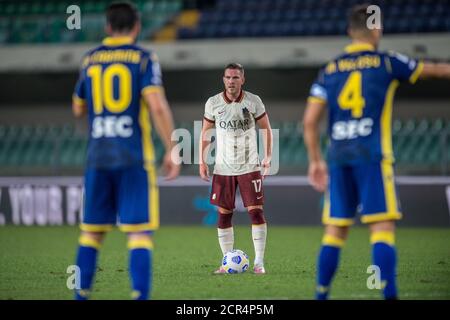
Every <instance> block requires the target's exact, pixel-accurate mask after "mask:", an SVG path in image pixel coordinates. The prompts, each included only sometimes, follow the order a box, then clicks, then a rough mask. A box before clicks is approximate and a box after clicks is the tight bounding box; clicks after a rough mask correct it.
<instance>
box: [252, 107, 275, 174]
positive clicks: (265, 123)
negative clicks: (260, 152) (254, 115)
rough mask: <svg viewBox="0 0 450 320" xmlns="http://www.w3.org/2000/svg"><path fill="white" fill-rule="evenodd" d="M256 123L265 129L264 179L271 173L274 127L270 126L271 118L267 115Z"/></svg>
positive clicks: (262, 163) (262, 164)
mask: <svg viewBox="0 0 450 320" xmlns="http://www.w3.org/2000/svg"><path fill="white" fill-rule="evenodd" d="M256 123H257V124H258V126H259V127H260V128H261V129H263V141H264V159H263V160H262V162H261V166H262V167H263V173H262V177H263V179H264V178H265V176H266V175H267V174H268V173H269V170H270V163H271V161H272V140H273V136H272V127H271V126H270V121H269V116H268V115H267V114H266V115H265V116H264V117H262V118H261V119H259V120H258V121H257V122H256Z"/></svg>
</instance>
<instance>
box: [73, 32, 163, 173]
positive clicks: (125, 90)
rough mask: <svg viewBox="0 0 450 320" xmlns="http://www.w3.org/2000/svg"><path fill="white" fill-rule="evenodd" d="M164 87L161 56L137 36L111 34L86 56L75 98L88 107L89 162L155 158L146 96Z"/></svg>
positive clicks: (110, 164) (108, 164)
mask: <svg viewBox="0 0 450 320" xmlns="http://www.w3.org/2000/svg"><path fill="white" fill-rule="evenodd" d="M162 88H163V87H162V76H161V68H160V65H159V62H158V58H157V56H156V55H155V54H154V53H152V52H151V51H148V50H145V49H143V48H141V47H140V46H138V45H136V44H135V43H134V40H133V39H132V38H129V37H119V38H117V37H113V38H106V39H105V40H104V41H103V43H102V45H100V46H98V47H97V48H95V49H93V50H91V51H89V52H88V53H87V54H86V55H85V56H84V58H83V60H82V66H81V70H80V75H79V79H78V82H77V84H76V87H75V92H74V95H73V99H74V101H75V102H76V103H78V104H80V103H82V104H85V105H86V106H87V110H88V121H89V144H88V150H87V167H89V168H105V169H106V168H109V169H112V168H122V167H128V166H134V165H141V164H143V165H147V164H152V163H153V162H154V160H155V156H154V149H153V143H152V140H151V124H150V118H149V112H148V109H147V106H146V105H145V103H144V101H143V99H142V96H143V94H145V93H146V92H152V91H158V90H162Z"/></svg>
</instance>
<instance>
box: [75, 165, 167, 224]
mask: <svg viewBox="0 0 450 320" xmlns="http://www.w3.org/2000/svg"><path fill="white" fill-rule="evenodd" d="M84 185H85V197H84V200H85V203H84V215H83V219H82V224H81V226H80V227H81V230H83V231H91V232H103V231H108V230H110V229H112V227H113V226H114V225H116V224H117V222H119V228H120V230H122V231H124V232H143V231H153V230H156V229H157V228H158V227H159V194H158V193H159V192H158V186H157V181H156V170H155V168H154V167H152V166H149V167H148V168H145V169H144V167H143V166H132V167H126V168H118V169H87V170H86V173H85V181H84ZM117 217H118V218H119V221H117Z"/></svg>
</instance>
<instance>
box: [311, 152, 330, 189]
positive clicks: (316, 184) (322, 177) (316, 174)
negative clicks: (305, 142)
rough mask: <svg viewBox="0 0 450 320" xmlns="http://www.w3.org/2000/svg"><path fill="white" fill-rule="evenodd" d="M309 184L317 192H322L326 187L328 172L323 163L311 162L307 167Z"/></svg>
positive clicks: (321, 161)
mask: <svg viewBox="0 0 450 320" xmlns="http://www.w3.org/2000/svg"><path fill="white" fill-rule="evenodd" d="M308 178H309V183H310V184H311V185H312V186H313V188H314V189H316V190H317V191H319V192H324V191H325V189H326V188H327V185H328V170H327V165H326V163H325V161H323V160H320V161H313V162H310V163H309V167H308Z"/></svg>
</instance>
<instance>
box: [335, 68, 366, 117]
mask: <svg viewBox="0 0 450 320" xmlns="http://www.w3.org/2000/svg"><path fill="white" fill-rule="evenodd" d="M338 104H339V107H340V108H341V109H343V110H351V112H352V117H353V118H361V117H362V115H363V109H364V106H365V105H366V101H365V100H364V97H363V96H362V74H361V72H360V71H353V72H352V73H350V75H349V76H348V78H347V81H346V82H345V84H344V87H343V88H342V90H341V93H340V94H339V97H338Z"/></svg>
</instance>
